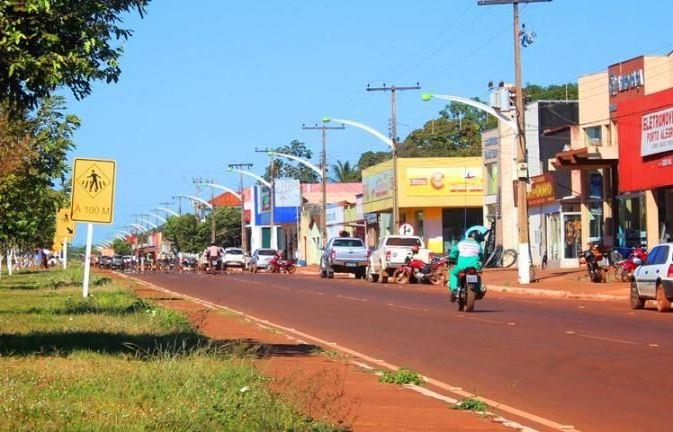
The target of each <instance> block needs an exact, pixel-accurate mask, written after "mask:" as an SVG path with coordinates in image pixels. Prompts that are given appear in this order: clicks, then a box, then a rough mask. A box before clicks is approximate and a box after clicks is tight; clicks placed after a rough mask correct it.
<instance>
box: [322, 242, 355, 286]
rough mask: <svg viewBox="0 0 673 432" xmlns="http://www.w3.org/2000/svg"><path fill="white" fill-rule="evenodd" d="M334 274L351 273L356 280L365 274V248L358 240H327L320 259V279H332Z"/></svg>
mask: <svg viewBox="0 0 673 432" xmlns="http://www.w3.org/2000/svg"><path fill="white" fill-rule="evenodd" d="M334 273H353V274H354V275H355V278H356V279H362V278H364V277H365V276H366V274H367V246H365V242H364V241H362V240H361V239H359V238H352V237H335V238H331V239H329V241H328V242H327V247H325V249H324V250H323V252H322V256H321V257H320V277H322V278H329V279H331V278H333V277H334Z"/></svg>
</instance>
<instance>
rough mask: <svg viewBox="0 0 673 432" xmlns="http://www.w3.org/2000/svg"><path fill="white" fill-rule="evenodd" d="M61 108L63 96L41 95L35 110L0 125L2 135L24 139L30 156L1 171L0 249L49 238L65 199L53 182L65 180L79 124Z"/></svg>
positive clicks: (44, 241) (47, 243)
mask: <svg viewBox="0 0 673 432" xmlns="http://www.w3.org/2000/svg"><path fill="white" fill-rule="evenodd" d="M63 110H64V100H63V98H60V97H55V98H48V99H45V100H44V101H43V102H42V103H41V105H40V106H39V108H38V109H37V111H36V112H35V113H34V114H30V115H28V114H23V115H21V116H18V117H16V118H14V119H13V120H12V121H11V122H10V123H9V125H10V127H9V129H7V130H4V131H3V134H4V139H8V140H12V139H14V140H24V141H25V146H26V148H27V150H28V155H29V156H28V157H26V158H25V159H24V160H22V161H21V162H20V163H19V164H18V165H16V166H14V167H13V169H12V171H11V172H10V173H9V174H8V175H5V176H2V177H0V249H7V248H10V247H17V248H32V247H35V246H43V247H49V246H51V244H52V239H53V234H54V227H55V219H56V218H55V215H56V211H57V209H58V208H59V207H62V206H63V205H65V204H66V203H67V196H66V194H65V193H64V191H62V190H56V188H55V186H56V185H57V184H58V183H59V182H60V183H61V186H62V185H63V183H64V182H65V180H66V175H67V171H68V166H67V160H66V156H67V153H68V151H70V150H72V149H73V148H74V147H75V144H74V142H73V135H74V133H75V131H76V130H77V128H78V127H79V124H80V123H79V119H78V118H77V117H75V116H72V115H66V114H64V113H63ZM3 113H4V114H6V109H5V110H4V111H3V110H0V116H1V115H2V114H3Z"/></svg>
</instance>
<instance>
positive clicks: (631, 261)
mask: <svg viewBox="0 0 673 432" xmlns="http://www.w3.org/2000/svg"><path fill="white" fill-rule="evenodd" d="M646 260H647V251H646V250H645V249H644V248H642V247H637V248H635V249H634V250H633V251H632V252H631V253H630V254H629V256H628V257H627V258H626V259H622V260H620V261H618V262H617V263H616V264H615V278H616V279H618V280H621V281H622V282H629V281H630V280H631V275H632V274H633V272H634V271H635V270H636V269H637V268H638V266H640V265H642V263H644V262H645V261H646Z"/></svg>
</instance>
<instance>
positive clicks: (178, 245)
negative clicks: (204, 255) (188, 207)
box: [164, 214, 203, 253]
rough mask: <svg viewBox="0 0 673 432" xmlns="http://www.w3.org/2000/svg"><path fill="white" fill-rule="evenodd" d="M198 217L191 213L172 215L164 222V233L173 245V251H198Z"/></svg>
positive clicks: (199, 249) (199, 245)
mask: <svg viewBox="0 0 673 432" xmlns="http://www.w3.org/2000/svg"><path fill="white" fill-rule="evenodd" d="M199 223H200V222H199V219H198V218H197V217H196V216H194V215H193V214H184V215H182V216H173V217H170V218H168V222H166V223H165V224H164V235H165V236H166V239H167V240H168V241H170V242H171V243H172V245H173V249H174V250H175V252H191V253H194V252H200V251H201V250H203V248H201V244H200V243H199V241H198V226H199Z"/></svg>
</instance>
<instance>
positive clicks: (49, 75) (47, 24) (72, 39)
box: [0, 0, 149, 112]
mask: <svg viewBox="0 0 673 432" xmlns="http://www.w3.org/2000/svg"><path fill="white" fill-rule="evenodd" d="M148 3H149V0H22V1H18V0H0V35H2V37H0V59H2V61H0V95H1V96H2V98H3V99H4V100H6V101H8V102H9V106H10V108H11V109H12V111H13V112H14V111H18V112H20V111H21V110H22V109H23V108H34V107H36V106H37V105H38V104H39V102H40V100H41V99H43V98H46V97H48V96H50V95H52V94H53V92H54V91H55V90H56V89H58V88H60V87H64V86H65V87H68V88H69V89H70V91H72V93H73V95H74V96H75V97H76V98H77V99H81V98H83V97H85V96H87V95H89V94H90V93H91V82H92V81H98V80H102V81H105V82H108V83H110V82H116V81H117V80H118V78H119V75H120V73H121V69H120V67H119V58H120V56H121V54H122V48H123V47H122V43H123V41H125V40H127V39H128V38H129V37H130V36H131V34H132V32H131V30H129V29H126V28H123V27H121V26H120V22H121V21H122V16H123V15H124V14H126V13H128V12H130V11H132V10H135V11H137V12H138V13H139V14H140V16H141V17H142V16H143V15H144V13H145V9H146V6H147V4H148Z"/></svg>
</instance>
